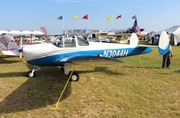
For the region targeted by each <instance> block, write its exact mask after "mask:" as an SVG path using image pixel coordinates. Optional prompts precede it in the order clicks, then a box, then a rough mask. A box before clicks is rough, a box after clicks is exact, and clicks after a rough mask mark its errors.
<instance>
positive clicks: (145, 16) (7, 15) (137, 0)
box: [0, 0, 180, 34]
mask: <svg viewBox="0 0 180 118" xmlns="http://www.w3.org/2000/svg"><path fill="white" fill-rule="evenodd" d="M0 13H1V17H0V30H40V27H41V26H43V27H45V28H46V30H47V32H48V34H61V33H62V30H63V29H100V30H107V31H108V30H111V29H126V28H129V27H131V26H132V25H133V22H134V19H132V16H134V15H137V20H138V25H139V27H140V28H145V31H147V32H148V31H152V30H157V31H159V30H163V29H166V28H169V27H171V26H174V25H180V0H1V3H0ZM86 14H88V17H89V18H88V20H85V19H82V18H83V16H85V15H86ZM75 15H78V16H79V19H77V20H75V19H73V16H75ZM119 15H122V17H121V18H120V19H118V20H116V17H117V16H119ZM59 16H63V19H62V20H57V18H58V17H59ZM109 16H112V17H113V19H112V20H106V19H107V18H108V17H109Z"/></svg>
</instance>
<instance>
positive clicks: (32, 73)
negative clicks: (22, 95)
mask: <svg viewBox="0 0 180 118" xmlns="http://www.w3.org/2000/svg"><path fill="white" fill-rule="evenodd" d="M27 74H28V77H30V78H32V77H35V76H36V73H35V71H34V72H33V70H30V71H29V72H28V73H27Z"/></svg>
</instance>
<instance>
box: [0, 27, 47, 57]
mask: <svg viewBox="0 0 180 118" xmlns="http://www.w3.org/2000/svg"><path fill="white" fill-rule="evenodd" d="M0 34H1V35H0V51H2V53H3V54H4V55H12V56H15V55H18V54H19V52H18V49H19V46H18V45H19V44H18V45H17V43H18V42H15V40H14V39H13V36H12V35H14V34H15V35H17V34H18V35H27V34H28V35H30V38H29V42H30V43H32V42H33V38H32V36H33V35H44V33H43V32H42V31H34V30H29V31H28V30H0ZM21 38H22V37H21ZM21 40H22V39H21ZM21 43H22V41H21ZM21 45H22V44H21Z"/></svg>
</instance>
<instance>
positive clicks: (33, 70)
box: [27, 65, 40, 78]
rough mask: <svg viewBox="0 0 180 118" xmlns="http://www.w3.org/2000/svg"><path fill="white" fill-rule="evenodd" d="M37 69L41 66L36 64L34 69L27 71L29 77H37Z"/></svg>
mask: <svg viewBox="0 0 180 118" xmlns="http://www.w3.org/2000/svg"><path fill="white" fill-rule="evenodd" d="M37 70H40V68H39V67H38V66H35V65H34V67H33V69H32V70H30V71H29V72H28V73H27V75H28V77H30V78H31V77H35V76H36V72H35V71H37Z"/></svg>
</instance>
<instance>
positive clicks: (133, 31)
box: [114, 19, 144, 34]
mask: <svg viewBox="0 0 180 118" xmlns="http://www.w3.org/2000/svg"><path fill="white" fill-rule="evenodd" d="M142 31H144V28H139V26H138V23H137V19H135V20H134V24H133V26H132V27H131V28H128V29H125V30H123V29H122V30H114V32H115V34H126V33H137V32H138V33H139V34H140V32H142Z"/></svg>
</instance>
